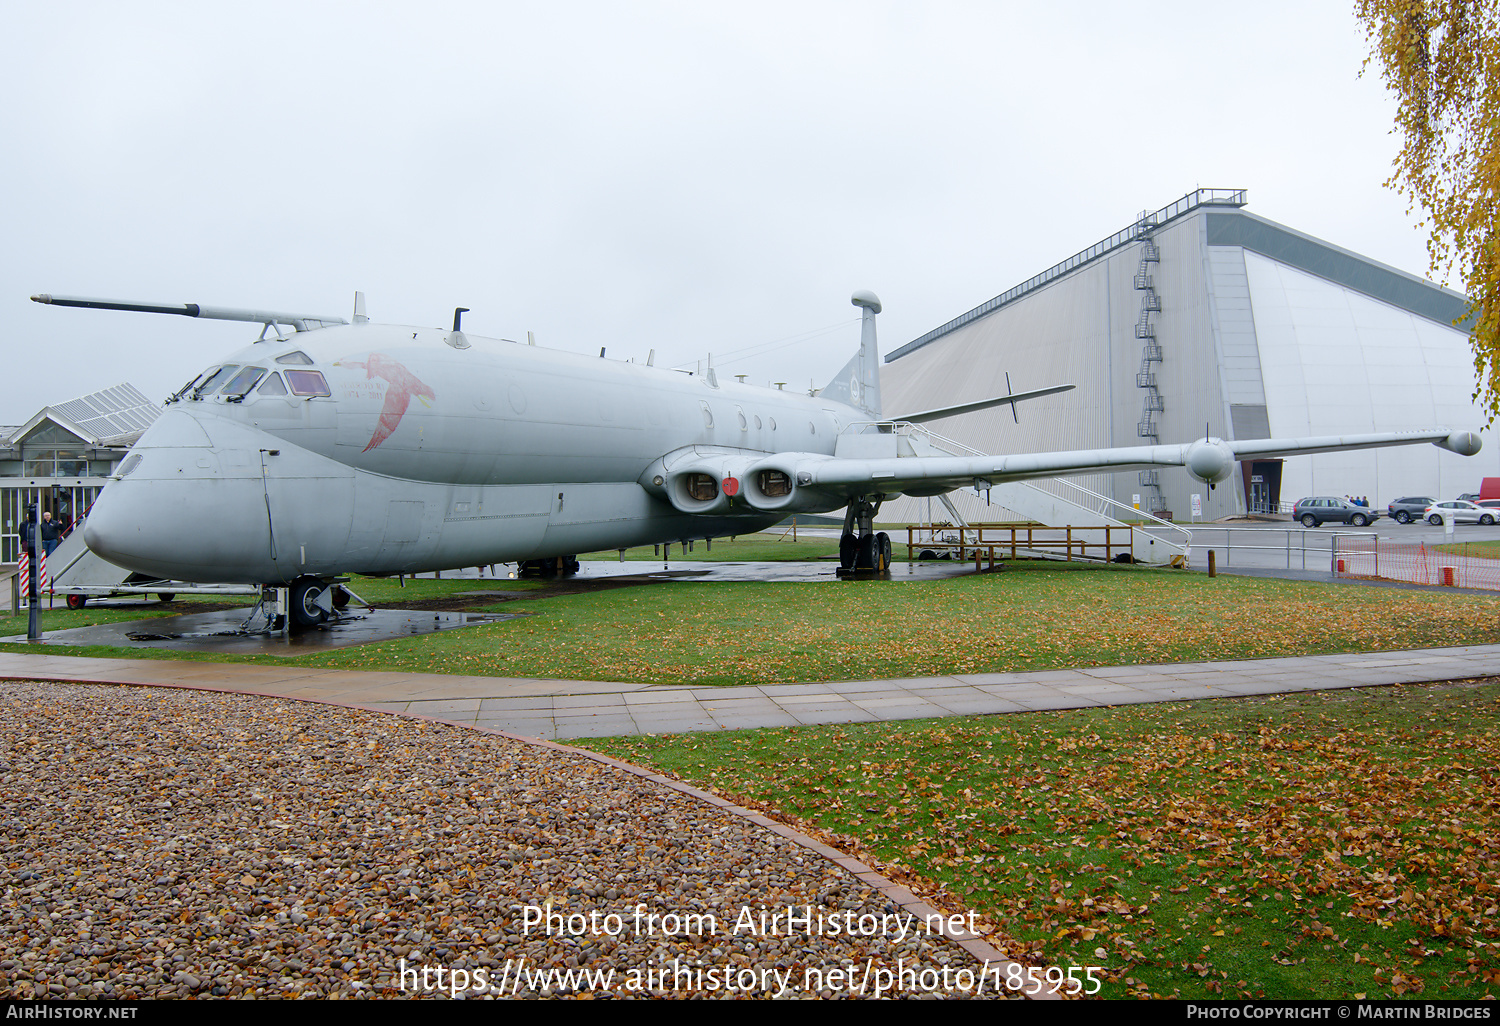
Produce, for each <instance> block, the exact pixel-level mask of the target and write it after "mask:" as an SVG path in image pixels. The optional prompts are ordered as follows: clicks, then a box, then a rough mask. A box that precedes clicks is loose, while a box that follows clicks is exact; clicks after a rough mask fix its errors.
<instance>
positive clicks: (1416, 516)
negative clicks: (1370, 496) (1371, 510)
mask: <svg viewBox="0 0 1500 1026" xmlns="http://www.w3.org/2000/svg"><path fill="white" fill-rule="evenodd" d="M1434 502H1437V500H1436V499H1434V498H1433V497H1432V496H1430V495H1411V496H1407V497H1406V498H1404V499H1397V500H1396V501H1395V502H1393V503H1391V504H1390V505H1389V506H1387V507H1386V508H1385V511H1386V512H1387V513H1389V514H1390V517H1391V519H1392V520H1394V521H1396V523H1398V524H1409V523H1411V522H1412V521H1414V520H1421V519H1422V518H1423V517H1425V516H1426V515H1427V507H1428V506H1431V505H1432V504H1433V503H1434Z"/></svg>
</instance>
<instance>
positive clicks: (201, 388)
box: [193, 363, 240, 399]
mask: <svg viewBox="0 0 1500 1026" xmlns="http://www.w3.org/2000/svg"><path fill="white" fill-rule="evenodd" d="M239 369H240V365H239V364H237V363H226V364H225V365H224V366H222V367H220V368H219V369H218V370H216V371H214V372H213V373H212V374H210V375H208V377H207V378H206V379H205V380H204V381H203V382H201V383H200V384H199V385H198V387H197V388H194V389H193V398H194V399H197V398H199V397H201V396H203V395H204V394H206V393H211V392H212V391H213V390H214V389H215V388H218V387H219V386H220V385H222V384H223V383H224V382H225V381H226V380H228V379H229V378H231V377H233V376H234V372H235V371H237V370H239Z"/></svg>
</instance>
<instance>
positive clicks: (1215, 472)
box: [1183, 438, 1234, 485]
mask: <svg viewBox="0 0 1500 1026" xmlns="http://www.w3.org/2000/svg"><path fill="white" fill-rule="evenodd" d="M1183 465H1184V466H1186V467H1187V469H1188V473H1189V474H1192V475H1193V476H1194V477H1196V478H1197V479H1198V480H1199V481H1202V482H1203V483H1204V484H1208V485H1216V484H1218V483H1219V482H1220V481H1223V480H1225V479H1226V478H1228V477H1229V475H1230V474H1232V473H1234V450H1233V449H1231V448H1229V446H1228V445H1227V444H1226V443H1225V442H1224V441H1223V440H1222V439H1218V438H1204V439H1201V440H1199V441H1197V442H1190V443H1189V444H1188V447H1187V452H1186V453H1185V454H1184V459H1183Z"/></svg>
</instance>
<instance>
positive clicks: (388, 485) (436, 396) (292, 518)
mask: <svg viewBox="0 0 1500 1026" xmlns="http://www.w3.org/2000/svg"><path fill="white" fill-rule="evenodd" d="M32 299H33V300H35V301H36V302H39V303H50V304H52V305H55V306H73V307H85V308H92V309H109V310H133V311H141V312H151V313H164V314H178V315H182V316H189V317H204V318H215V319H222V320H238V321H248V322H252V323H260V324H262V325H263V327H262V330H261V334H260V337H259V338H258V339H256V341H255V342H253V343H251V344H250V345H248V346H246V347H245V348H243V349H241V350H239V351H238V352H236V353H233V354H231V355H230V356H228V357H227V358H226V359H224V360H222V361H220V362H217V363H215V364H214V365H213V366H211V367H209V368H208V369H207V370H205V371H204V372H203V373H201V374H199V375H197V376H196V377H194V378H193V379H192V380H190V381H189V382H188V383H187V384H186V385H184V386H183V387H182V388H181V389H179V390H178V391H177V392H176V393H174V394H173V395H172V396H171V397H170V398H168V399H167V408H166V410H165V411H164V412H163V413H162V415H161V416H160V417H159V418H158V419H157V420H156V422H155V423H154V424H153V425H152V426H151V427H150V428H149V429H148V430H147V431H146V432H145V434H144V435H143V436H142V437H141V439H140V441H139V442H137V443H136V445H135V447H134V448H133V449H132V450H131V452H130V454H129V455H128V456H127V457H126V458H125V459H124V460H123V461H122V462H121V464H120V465H119V467H118V469H117V471H116V474H115V475H114V477H113V478H112V479H111V480H110V482H109V483H108V484H107V485H106V487H105V488H104V490H103V491H102V492H101V494H100V496H99V499H98V501H97V502H96V503H95V504H94V507H93V509H92V511H91V512H90V514H89V516H88V518H87V520H86V522H85V527H84V538H85V541H86V542H87V544H88V546H89V548H90V549H92V550H93V551H94V552H96V553H98V554H99V555H101V556H103V557H104V558H106V559H108V560H110V561H111V562H114V563H118V564H119V565H120V566H123V567H126V568H128V569H131V570H135V571H138V572H141V573H146V574H151V575H154V576H156V577H159V578H163V579H184V580H212V581H220V582H225V583H243V584H255V585H260V586H262V587H263V588H283V587H285V588H289V598H290V603H289V605H290V613H291V618H292V622H293V625H294V626H300V627H307V626H313V625H316V624H318V623H320V622H322V621H324V620H325V619H327V618H328V617H329V616H330V615H332V614H333V611H334V609H335V607H337V606H339V605H342V604H343V603H344V602H346V601H347V600H348V592H347V590H346V589H344V588H343V587H342V584H343V581H342V580H341V579H340V575H343V574H348V573H359V574H367V575H393V574H408V573H416V572H421V571H429V570H444V569H449V568H454V567H463V566H482V565H487V564H493V563H512V562H514V563H521V564H522V565H531V566H538V567H544V568H551V569H555V568H559V567H567V566H569V565H570V564H572V565H576V564H574V563H573V561H574V559H575V557H574V556H573V555H572V554H573V553H579V552H594V551H599V550H606V549H623V548H629V547H633V546H638V545H651V544H657V543H667V544H670V543H672V542H687V541H689V540H696V539H712V538H716V537H723V536H728V535H737V534H748V533H751V532H754V531H757V530H760V529H763V528H765V527H767V526H770V525H771V524H774V523H776V522H777V521H779V520H781V519H783V518H784V517H786V516H787V515H789V514H792V513H825V512H830V511H833V510H838V509H845V510H846V512H845V520H844V525H845V526H844V533H843V538H842V543H841V545H840V561H841V564H842V565H843V566H844V567H845V568H852V569H869V570H876V571H879V570H883V569H885V568H887V567H888V566H889V563H890V556H891V542H890V539H889V537H888V536H886V535H885V534H884V533H877V532H875V531H874V529H873V522H874V517H875V514H876V512H877V511H878V510H879V508H880V504H881V503H882V502H883V501H885V500H886V499H888V498H891V497H894V496H897V495H901V494H905V495H912V496H933V495H940V494H943V493H945V492H949V491H952V490H954V489H957V488H963V487H971V486H972V487H976V488H986V487H989V486H990V485H993V484H998V483H1001V482H1005V481H1017V480H1024V479H1028V478H1044V477H1056V476H1060V475H1064V474H1074V473H1080V472H1086V471H1099V470H1109V471H1115V470H1134V469H1138V468H1146V467H1159V466H1181V467H1185V468H1187V471H1188V473H1190V474H1192V475H1193V477H1195V478H1197V479H1198V480H1200V481H1203V482H1205V483H1207V484H1208V485H1209V486H1210V487H1212V486H1213V485H1214V484H1216V483H1218V482H1220V481H1223V480H1225V479H1226V478H1227V477H1229V475H1230V474H1231V473H1232V472H1233V469H1234V464H1235V461H1236V460H1241V459H1246V458H1254V457H1267V456H1291V455H1297V454H1304V453H1317V452H1331V451H1335V450H1341V449H1362V448H1374V447H1379V446H1388V445H1407V444H1413V443H1420V442H1431V443H1432V444H1434V445H1437V446H1439V447H1441V448H1444V449H1447V450H1449V451H1452V452H1456V453H1460V454H1463V455H1473V454H1474V453H1476V452H1478V451H1479V448H1480V440H1479V438H1478V436H1477V435H1475V434H1473V433H1472V432H1467V431H1450V430H1448V429H1434V430H1428V431H1409V432H1391V433H1381V434H1365V435H1346V436H1336V437H1320V438H1296V439H1280V440H1278V439H1264V440H1253V441H1235V442H1228V441H1224V440H1221V439H1218V438H1211V437H1206V438H1202V439H1199V440H1196V441H1192V442H1186V443H1183V444H1178V445H1152V446H1135V447H1126V448H1113V449H1088V450H1081V451H1075V452H1047V453H1025V454H1013V455H1000V456H971V455H953V454H951V453H949V452H947V451H945V450H943V449H942V448H941V447H940V445H938V444H937V443H935V442H934V441H933V440H932V439H931V438H930V436H929V435H928V433H927V432H926V430H925V429H924V428H923V427H922V425H923V424H925V423H927V422H928V421H932V420H936V419H939V418H942V417H946V416H952V415H955V414H959V413H966V412H969V411H972V410H977V409H983V408H986V407H993V406H998V405H1002V404H1010V405H1011V406H1012V408H1014V404H1016V403H1018V402H1022V401H1024V400H1026V399H1030V398H1035V397H1037V396H1041V395H1048V394H1051V393H1054V392H1059V391H1063V390H1065V389H1070V388H1072V387H1073V386H1072V385H1057V386H1053V387H1050V388H1043V389H1037V390H1034V391H1029V392H1017V393H1011V394H1008V395H1004V396H999V397H995V398H992V399H987V400H983V401H981V402H975V403H967V404H964V405H960V406H952V407H944V408H941V409H934V410H925V411H920V412H917V413H912V414H908V415H906V416H904V417H902V418H899V419H887V418H885V417H884V416H883V415H882V412H881V401H880V378H879V367H878V363H877V353H876V344H875V317H876V314H878V313H879V312H880V301H879V299H877V298H876V297H875V296H874V295H873V294H872V293H869V292H863V291H861V292H856V293H854V295H853V297H852V302H853V303H854V305H855V306H857V307H859V308H860V309H861V310H862V326H861V340H860V348H859V351H858V352H857V353H856V354H855V356H854V358H853V359H851V360H850V361H849V363H848V364H847V365H846V366H845V367H844V369H843V370H842V371H841V372H840V373H839V374H838V375H837V376H836V377H835V378H834V380H833V381H832V382H830V383H829V385H828V387H826V388H824V389H822V390H821V391H819V392H817V393H815V394H813V395H803V394H798V393H793V392H787V391H783V390H780V389H772V388H762V387H757V386H752V385H746V384H743V383H739V382H730V381H720V380H719V379H718V377H717V375H716V374H715V372H714V371H713V370H712V369H709V370H708V372H707V373H705V374H692V375H688V374H684V373H682V372H680V371H675V370H670V369H663V368H657V367H654V366H651V365H650V361H648V362H647V363H645V364H641V363H633V362H620V361H617V360H608V359H603V358H602V354H601V357H586V356H580V355H577V354H573V353H565V352H558V351H555V350H549V349H545V348H542V347H538V346H534V345H529V344H520V343H515V342H509V341H503V340H495V339H485V338H479V337H471V336H469V335H468V334H466V333H465V332H464V331H463V330H462V327H461V324H462V321H461V318H462V314H463V313H464V310H463V309H462V308H460V309H459V310H457V311H455V313H454V317H453V326H452V328H451V329H448V330H442V329H433V328H420V327H402V326H398V325H381V324H374V323H371V322H370V320H369V318H368V317H366V316H365V311H364V299H363V296H362V295H360V294H356V296H355V307H354V315H353V320H352V323H351V322H349V321H345V320H344V319H343V318H338V317H315V316H308V315H304V314H288V313H278V312H274V311H257V310H240V309H226V308H214V307H205V306H198V305H195V304H187V305H158V304H149V303H134V302H117V301H113V300H99V299H83V298H73V297H64V296H47V295H39V296H33V297H32ZM282 326H285V327H290V328H291V329H293V330H292V331H290V332H287V331H284V330H283V328H282Z"/></svg>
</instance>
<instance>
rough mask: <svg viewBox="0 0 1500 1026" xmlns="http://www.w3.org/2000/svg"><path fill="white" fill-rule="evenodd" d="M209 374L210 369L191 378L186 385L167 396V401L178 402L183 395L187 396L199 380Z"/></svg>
mask: <svg viewBox="0 0 1500 1026" xmlns="http://www.w3.org/2000/svg"><path fill="white" fill-rule="evenodd" d="M207 376H208V371H204V372H203V373H202V374H199V375H198V376H197V377H195V378H192V379H190V380H189V381H188V383H187V384H186V385H183V386H182V387H181V388H179V389H178V390H177V391H175V392H173V393H172V394H171V395H170V396H168V397H167V402H169V403H175V402H177V401H178V400H179V399H181V398H182V397H183V396H185V395H187V394H188V393H189V392H191V391H192V389H193V386H194V385H196V384H197V383H198V382H200V381H202V380H203V379H204V378H205V377H207Z"/></svg>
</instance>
